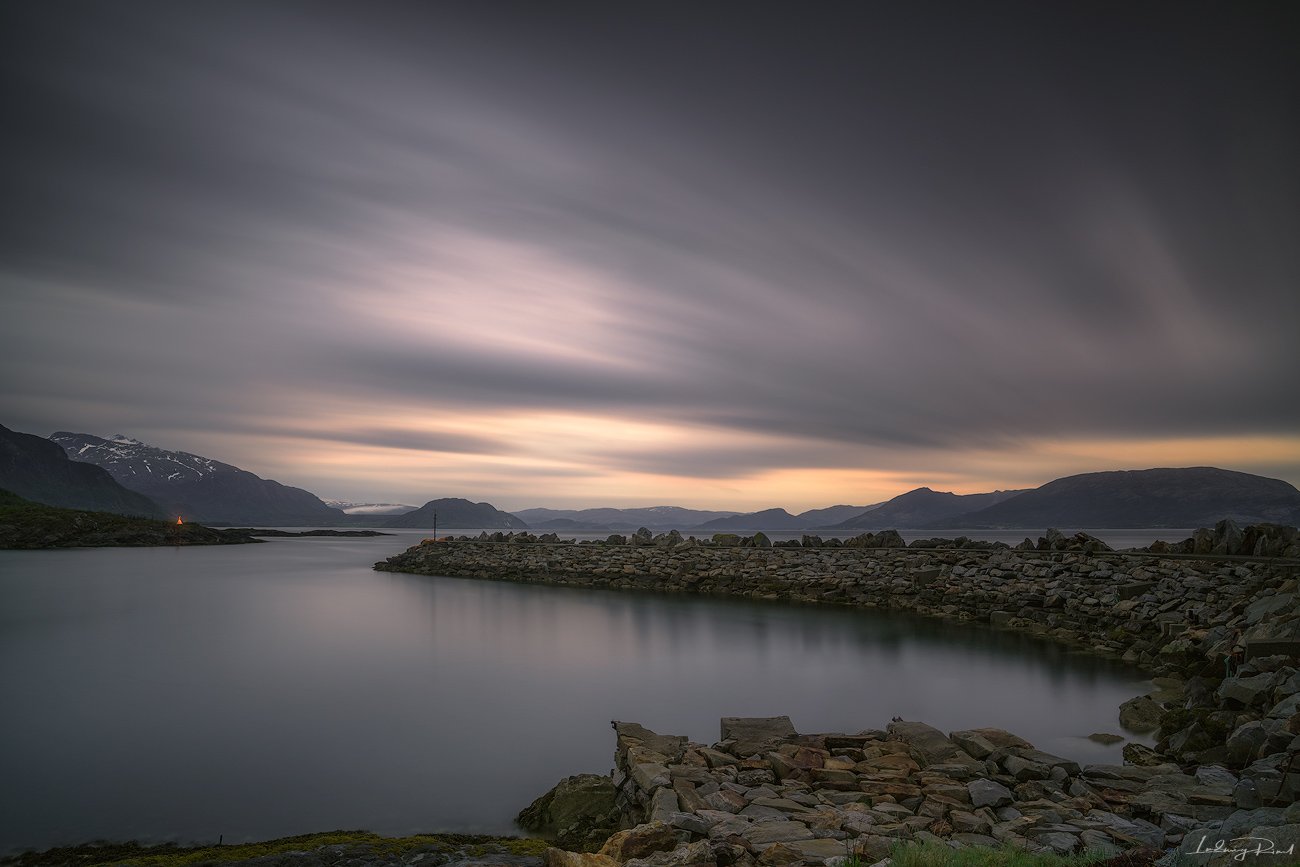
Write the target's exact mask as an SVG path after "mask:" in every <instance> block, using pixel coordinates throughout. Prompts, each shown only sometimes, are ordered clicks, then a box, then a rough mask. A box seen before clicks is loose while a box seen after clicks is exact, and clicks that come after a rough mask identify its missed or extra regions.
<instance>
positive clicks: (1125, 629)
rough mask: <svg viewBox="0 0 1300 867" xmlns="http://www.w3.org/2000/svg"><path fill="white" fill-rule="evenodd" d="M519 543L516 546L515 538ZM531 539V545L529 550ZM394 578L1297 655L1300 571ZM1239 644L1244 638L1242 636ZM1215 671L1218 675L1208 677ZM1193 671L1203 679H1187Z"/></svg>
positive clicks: (804, 552) (619, 564) (673, 563)
mask: <svg viewBox="0 0 1300 867" xmlns="http://www.w3.org/2000/svg"><path fill="white" fill-rule="evenodd" d="M516 538H518V537H516ZM525 538H527V537H525ZM375 568H376V569H379V570H382V571H390V572H412V573H417V574H424V575H445V576H451V577H463V578H478V579H485V580H498V581H516V582H528V583H540V584H554V585H562V586H574V587H601V588H609V589H617V590H642V591H656V592H664V593H696V594H701V595H710V596H739V597H745V598H756V599H770V600H783V601H789V602H810V603H820V604H837V605H848V606H860V607H865V608H883V609H900V610H907V611H913V612H916V613H919V614H924V615H931V616H938V617H945V618H952V619H957V620H963V621H975V622H985V623H991V624H993V625H994V626H999V627H1005V628H1010V629H1017V630H1023V631H1027V632H1031V633H1035V634H1039V635H1043V636H1046V637H1049V638H1052V639H1054V640H1057V641H1060V642H1063V643H1066V644H1070V645H1074V646H1081V647H1085V648H1088V649H1090V650H1093V651H1096V652H1099V653H1104V654H1109V655H1113V656H1118V657H1121V658H1123V659H1124V660H1125V661H1128V662H1131V663H1135V664H1138V665H1141V666H1144V667H1145V668H1147V669H1149V670H1151V671H1152V672H1154V673H1157V674H1171V675H1188V674H1190V673H1200V669H1202V668H1204V669H1205V674H1206V675H1207V676H1211V677H1212V676H1214V674H1216V673H1217V674H1218V675H1219V676H1222V675H1223V673H1224V665H1223V657H1224V656H1225V655H1226V654H1227V652H1229V651H1230V650H1231V649H1232V646H1233V643H1234V642H1235V641H1237V640H1238V639H1239V640H1240V641H1242V642H1243V643H1244V647H1245V651H1246V655H1247V657H1258V656H1271V655H1275V654H1278V653H1285V654H1290V655H1296V654H1298V653H1300V610H1297V607H1298V606H1297V598H1296V592H1295V590H1296V578H1297V575H1300V561H1294V560H1282V559H1261V560H1235V559H1228V558H1220V559H1212V558H1205V559H1195V558H1192V559H1181V558H1170V557H1163V556H1156V555H1151V554H1137V553H1123V552H1087V551H1068V550H1067V551H1051V550H1048V551H1037V550H1034V551H1020V550H1013V549H1010V548H1006V547H1002V548H994V549H965V548H935V549H916V548H903V547H894V548H874V549H873V548H861V547H840V548H813V547H807V548H806V547H797V548H789V547H727V546H706V545H700V544H695V543H693V542H691V541H689V540H687V541H683V542H681V543H678V544H672V545H620V544H612V545H607V544H594V545H587V544H572V543H570V544H564V543H543V542H535V541H523V542H519V541H508V542H491V541H478V540H464V539H462V540H456V541H439V542H433V541H427V540H426V541H425V542H423V543H421V544H419V545H417V546H414V547H412V548H410V549H408V550H407V551H405V552H403V553H401V554H398V555H396V556H394V557H390V558H389V559H388V560H385V561H382V562H380V563H376V564H375ZM1238 633H1240V635H1238ZM1207 663H1212V665H1209V664H1207ZM1189 669H1192V670H1193V671H1190V672H1189Z"/></svg>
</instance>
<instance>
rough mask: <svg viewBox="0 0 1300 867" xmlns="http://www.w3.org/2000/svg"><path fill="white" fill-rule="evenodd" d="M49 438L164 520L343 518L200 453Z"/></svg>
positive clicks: (78, 437)
mask: <svg viewBox="0 0 1300 867" xmlns="http://www.w3.org/2000/svg"><path fill="white" fill-rule="evenodd" d="M50 439H51V440H53V441H54V442H55V443H57V444H58V445H60V446H62V447H63V450H64V451H65V452H66V453H67V456H68V457H69V458H71V459H72V460H74V461H83V462H86V463H89V464H95V465H97V466H99V467H102V468H103V469H104V470H107V471H108V473H109V475H111V476H112V477H113V478H114V479H115V480H116V481H117V482H118V483H119V484H121V485H122V486H123V487H125V488H128V489H130V490H132V491H135V492H137V493H140V494H143V495H145V496H146V497H149V498H150V499H151V500H153V501H154V502H156V503H158V505H159V506H161V507H162V510H163V511H164V512H165V513H166V514H167V515H169V516H171V515H174V516H177V517H184V518H188V519H192V520H195V521H200V522H203V523H206V524H269V525H280V526H300V525H307V524H335V523H339V521H340V520H341V519H342V518H343V513H342V512H340V511H339V510H338V509H331V508H330V507H329V506H327V505H325V503H323V502H322V501H321V500H320V499H319V498H318V497H317V496H316V495H315V494H312V493H310V492H308V491H304V490H303V489H302V488H291V487H289V486H288V485H282V484H280V483H279V482H276V481H273V480H271V479H263V478H261V477H260V476H257V475H254V474H253V473H250V472H248V471H247V470H241V469H240V468H239V467H236V466H232V465H230V464H225V463H222V462H221V461H215V460H213V459H211V458H205V457H203V456H201V455H195V454H190V453H189V452H174V451H168V450H167V449H160V448H158V447H156V446H151V445H149V444H147V443H143V442H140V441H139V440H136V439H131V438H130V437H126V436H121V435H118V436H113V437H109V438H107V439H105V438H103V437H97V436H93V435H91V434H84V433H70V432H68V431H59V432H58V433H55V434H52V435H51V436H50ZM18 493H21V491H20V492H18Z"/></svg>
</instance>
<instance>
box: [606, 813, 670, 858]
mask: <svg viewBox="0 0 1300 867" xmlns="http://www.w3.org/2000/svg"><path fill="white" fill-rule="evenodd" d="M676 847H677V832H676V831H675V830H674V829H673V827H672V826H671V825H669V824H667V823H665V822H647V823H646V824H644V825H637V826H636V827H635V828H628V829H627V830H626V831H619V832H617V833H616V834H614V835H613V836H612V837H610V838H609V839H608V840H606V841H605V845H603V846H601V847H600V854H601V855H608V856H609V857H610V858H613V859H614V860H615V861H617V862H619V863H620V864H621V863H623V862H624V861H627V860H629V859H632V858H645V857H647V856H649V855H652V854H654V853H655V852H664V851H667V850H668V849H674V848H676Z"/></svg>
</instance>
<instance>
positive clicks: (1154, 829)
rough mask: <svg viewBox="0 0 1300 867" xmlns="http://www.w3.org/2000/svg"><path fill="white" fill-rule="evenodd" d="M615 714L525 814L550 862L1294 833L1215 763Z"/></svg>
mask: <svg viewBox="0 0 1300 867" xmlns="http://www.w3.org/2000/svg"><path fill="white" fill-rule="evenodd" d="M613 726H614V730H615V733H616V737H617V746H616V749H615V757H614V761H615V767H614V770H613V772H612V773H611V774H610V776H608V777H600V776H596V775H584V776H582V777H571V778H569V779H568V780H565V781H564V782H562V783H561V784H560V785H559V786H557V787H556V788H555V789H554V790H552V791H551V792H548V793H547V794H546V795H544V796H542V797H541V798H539V799H538V800H537V802H535V803H534V804H533V805H532V806H531V807H529V808H528V809H526V810H525V811H524V812H523V813H521V814H520V817H519V822H520V824H521V825H523V826H524V827H526V828H529V829H531V830H534V831H538V832H542V833H548V834H550V835H552V836H553V837H554V838H555V839H556V842H557V846H556V847H555V848H552V849H550V850H548V852H547V854H546V859H545V860H546V863H547V864H548V865H550V867H684V865H721V867H730V865H737V867H749V865H764V867H783V865H792V864H822V863H825V864H828V865H837V864H843V863H844V862H845V860H846V859H847V858H857V859H858V862H859V863H863V864H874V863H877V862H879V861H881V860H882V859H885V858H886V857H887V856H888V855H889V853H890V851H891V850H892V849H893V848H894V847H895V846H896V845H898V844H900V843H902V844H907V843H925V842H930V843H938V844H941V845H956V846H989V847H996V846H1002V845H1012V846H1016V847H1019V848H1022V849H1025V850H1028V851H1041V852H1053V853H1057V854H1068V853H1076V852H1095V853H1099V854H1105V855H1117V854H1119V853H1121V852H1123V851H1125V850H1131V849H1135V848H1143V849H1148V850H1163V849H1165V848H1166V847H1172V846H1181V848H1182V849H1183V851H1185V852H1192V851H1196V848H1197V847H1198V846H1199V847H1200V848H1201V849H1202V850H1204V849H1208V848H1211V847H1213V846H1214V844H1215V841H1217V840H1218V839H1221V838H1223V839H1229V838H1234V837H1241V836H1245V835H1252V836H1255V837H1258V838H1261V839H1264V838H1266V839H1270V840H1272V841H1273V842H1274V843H1275V844H1277V845H1278V846H1279V847H1281V848H1284V847H1285V846H1286V845H1287V841H1294V840H1295V838H1296V834H1297V832H1300V824H1298V823H1300V805H1296V804H1291V805H1289V806H1288V807H1285V808H1283V807H1243V806H1240V805H1239V804H1237V803H1235V795H1234V792H1235V791H1236V790H1237V788H1238V786H1237V777H1236V775H1234V774H1233V773H1232V772H1230V771H1229V770H1227V769H1226V768H1223V767H1202V768H1199V769H1197V770H1196V771H1195V772H1194V773H1187V772H1185V771H1184V769H1183V768H1181V767H1179V766H1178V765H1176V764H1172V763H1151V764H1147V765H1144V766H1134V765H1086V766H1083V767H1080V765H1079V764H1078V763H1076V762H1073V761H1071V760H1069V759H1066V758H1062V757H1060V756H1055V755H1051V754H1050V753H1045V752H1042V751H1041V750H1037V749H1035V748H1034V747H1033V745H1032V744H1030V743H1029V742H1027V741H1025V740H1024V739H1023V738H1020V737H1017V736H1016V735H1014V734H1011V733H1010V732H1006V731H1003V730H1001V729H974V730H970V731H954V732H950V733H948V734H944V733H943V732H940V731H939V730H937V729H935V728H933V727H931V726H928V725H926V724H925V723H921V722H909V721H903V720H895V721H893V722H891V723H889V725H888V726H887V727H886V728H885V729H883V730H868V731H861V732H857V733H855V734H815V735H802V734H798V733H797V732H796V731H795V728H794V725H793V724H792V723H791V721H790V719H789V718H788V717H784V716H782V717H772V718H760V719H747V718H724V719H723V720H722V722H721V733H720V734H721V739H720V740H719V741H718V742H717V743H715V744H713V745H711V746H705V745H702V744H697V743H692V742H690V741H689V740H688V739H687V738H685V737H681V736H672V735H661V734H657V733H655V732H652V731H650V730H648V729H646V728H644V727H643V726H640V725H638V724H636V723H626V722H615V723H613ZM1198 834H1199V835H1200V836H1198ZM1211 837H1213V840H1210V841H1209V842H1206V841H1207V840H1209V838H1211ZM562 847H567V848H562ZM569 849H574V850H578V851H576V852H575V851H569ZM584 852H585V853H594V854H582V853H584ZM1197 863H1204V859H1202V860H1201V861H1200V862H1197ZM1211 863H1214V862H1211ZM1225 863H1226V862H1225ZM1263 863H1273V862H1272V861H1266V862H1263ZM1276 863H1279V864H1281V863H1293V862H1292V861H1290V860H1288V859H1281V860H1279V861H1277V862H1276Z"/></svg>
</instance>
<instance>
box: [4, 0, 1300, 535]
mask: <svg viewBox="0 0 1300 867" xmlns="http://www.w3.org/2000/svg"><path fill="white" fill-rule="evenodd" d="M1297 44H1300V7H1297V6H1296V5H1294V4H1286V3H1263V2H1259V3H1252V2H1239V3H1198V2H1177V3H1083V2H1074V3H1072V2H1064V3H1048V4H1043V3H1025V4H1013V3H989V4H983V3H981V4H972V3H965V2H954V3H929V2H907V3H883V2H882V3H857V2H854V3H836V2H819V3H815V4H795V3H786V4H755V3H721V2H710V3H702V4H698V3H604V2H599V3H598V2H593V3H572V2H552V3H531V2H519V3H516V2H493V3H471V2H459V0H448V2H440V3H404V2H395V0H379V2H374V3H359V2H358V3H340V4H332V3H327V2H317V3H296V2H203V0H199V2H191V3H173V2H161V3H149V2H135V0H129V2H122V3H98V2H96V3H71V2H64V0H53V2H45V3H39V4H38V3H8V4H4V6H3V7H0V70H2V77H0V79H2V80H0V100H2V105H0V107H2V108H3V111H4V118H5V134H4V136H3V137H2V138H0V197H2V199H0V200H2V201H3V202H4V205H3V208H0V299H2V300H3V315H2V316H0V424H4V425H5V426H7V427H9V428H11V429H14V430H21V431H26V432H30V433H37V434H41V435H48V434H50V433H52V432H54V431H56V430H70V431H76V432H86V433H93V434H98V435H111V434H117V433H122V434H126V435H129V436H133V437H136V438H138V439H141V440H144V441H146V442H149V443H152V444H154V445H158V446H162V447H164V448H170V449H178V450H183V451H190V452H195V453H198V454H202V455H206V456H208V457H213V458H216V459H218V460H222V461H226V462H228V463H233V464H236V465H238V466H241V467H243V468H245V469H249V470H251V471H253V472H256V473H258V474H259V475H262V476H266V477H269V478H275V479H277V480H279V481H281V482H284V483H286V484H292V485H296V486H299V487H304V488H307V489H308V490H311V491H312V492H314V493H316V494H318V495H320V496H322V497H325V498H336V499H345V500H353V501H361V502H375V501H383V502H410V503H413V504H417V505H418V504H419V503H422V502H424V501H426V500H429V499H433V498H436V497H442V496H463V497H468V498H470V499H473V500H487V501H490V502H492V503H494V504H495V505H497V506H499V507H502V508H508V509H520V508H526V507H532V506H551V507H556V508H561V507H564V508H575V507H584V506H647V505H661V504H675V505H684V506H692V507H697V508H728V509H761V508H767V507H772V506H783V507H786V508H789V509H790V510H791V511H798V510H802V509H807V508H813V507H819V506H826V505H830V504H833V503H848V504H867V503H873V502H878V501H880V500H883V499H887V498H888V497H891V496H894V495H896V494H898V493H901V492H903V491H906V490H909V489H911V488H914V487H917V486H920V485H928V486H930V487H932V488H935V489H936V490H951V491H955V492H958V493H973V492H977V491H988V490H994V489H1008V488H1021V487H1032V486H1036V485H1039V484H1042V483H1044V482H1046V481H1049V480H1051V479H1053V478H1057V477H1060V476H1064V475H1070V474H1073V473H1079V472H1091V471H1099V470H1113V469H1140V468H1146V467H1154V466H1198V465H1211V466H1220V467H1225V468H1229V469H1236V470H1243V471H1246V472H1254V473H1259V474H1261V475H1266V476H1270V477H1273V478H1281V479H1285V480H1287V481H1290V482H1292V483H1297V482H1300V400H1297V399H1296V393H1297V392H1296V385H1297V382H1296V380H1297V373H1300V348H1298V342H1297V335H1300V325H1298V323H1300V243H1297V238H1300V158H1298V155H1300V51H1297V50H1296V48H1295V46H1296V45H1297Z"/></svg>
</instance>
